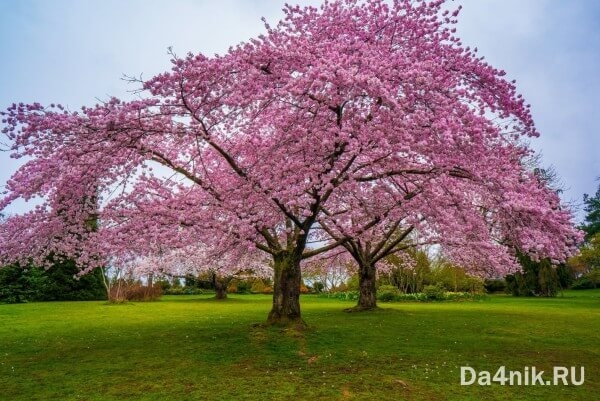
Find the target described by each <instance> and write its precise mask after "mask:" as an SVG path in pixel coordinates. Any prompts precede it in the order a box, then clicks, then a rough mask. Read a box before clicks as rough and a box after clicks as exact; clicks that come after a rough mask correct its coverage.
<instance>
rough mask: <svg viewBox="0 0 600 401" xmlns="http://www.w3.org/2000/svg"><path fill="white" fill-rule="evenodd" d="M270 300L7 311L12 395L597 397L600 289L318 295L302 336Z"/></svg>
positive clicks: (4, 327)
mask: <svg viewBox="0 0 600 401" xmlns="http://www.w3.org/2000/svg"><path fill="white" fill-rule="evenodd" d="M270 302H271V300H270V298H269V297H268V296H260V295H245V296H231V297H230V299H229V300H227V301H224V302H223V301H221V302H219V301H214V300H211V299H208V298H207V296H196V297H187V296H177V297H164V298H163V300H162V301H160V302H154V303H130V304H121V305H108V304H106V303H103V302H60V303H30V304H21V305H0V322H1V323H0V399H1V400H138V399H139V400H478V401H480V400H586V401H588V400H593V399H598V398H597V396H598V394H599V393H600V291H596V290H592V291H580V292H575V291H573V292H567V293H565V294H564V297H559V298H555V299H524V298H512V297H508V296H492V297H490V298H489V299H487V300H484V301H477V302H462V303H458V302H457V303H449V302H448V303H397V304H383V305H382V306H383V307H384V308H385V309H383V310H381V311H377V312H373V313H350V314H349V313H345V312H343V311H342V309H343V308H344V307H348V306H351V305H352V304H351V303H346V302H341V301H338V300H329V299H323V298H317V297H314V296H306V297H304V298H303V299H302V307H303V314H304V319H305V320H306V321H307V323H308V324H309V325H310V328H309V329H308V330H306V331H304V332H302V333H298V332H291V331H282V330H281V329H277V328H268V329H267V328H262V327H253V323H257V322H262V321H264V320H265V318H266V314H267V312H268V310H269V307H270ZM463 365H468V366H472V367H473V368H475V369H477V370H490V371H495V370H496V369H497V368H498V367H500V366H502V365H505V366H506V368H507V369H509V370H521V371H523V370H524V368H525V367H529V366H536V367H537V368H538V369H542V370H544V371H546V372H547V373H546V374H545V375H544V377H545V378H549V377H547V376H551V375H550V372H551V370H552V367H553V366H568V367H570V366H577V367H579V366H584V367H585V382H584V384H583V385H581V386H539V385H537V386H501V385H499V384H497V383H494V384H492V385H491V386H476V385H472V386H461V385H460V369H459V368H460V366H463Z"/></svg>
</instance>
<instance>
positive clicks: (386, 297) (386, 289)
mask: <svg viewBox="0 0 600 401" xmlns="http://www.w3.org/2000/svg"><path fill="white" fill-rule="evenodd" d="M399 295H400V290H399V289H398V287H396V286H394V285H382V286H381V287H379V289H378V290H377V300H378V301H381V302H392V301H396V300H397V299H398V296H399Z"/></svg>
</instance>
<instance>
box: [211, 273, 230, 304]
mask: <svg viewBox="0 0 600 401" xmlns="http://www.w3.org/2000/svg"><path fill="white" fill-rule="evenodd" d="M213 286H214V287H215V299H227V283H226V282H225V281H224V280H219V278H218V277H217V275H216V273H213Z"/></svg>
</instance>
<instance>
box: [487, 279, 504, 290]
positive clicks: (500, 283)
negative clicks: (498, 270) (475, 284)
mask: <svg viewBox="0 0 600 401" xmlns="http://www.w3.org/2000/svg"><path fill="white" fill-rule="evenodd" d="M483 287H484V288H485V291H486V292H487V293H488V294H493V293H497V292H505V291H506V281H505V280H504V279H503V278H501V279H486V280H485V281H484V282H483Z"/></svg>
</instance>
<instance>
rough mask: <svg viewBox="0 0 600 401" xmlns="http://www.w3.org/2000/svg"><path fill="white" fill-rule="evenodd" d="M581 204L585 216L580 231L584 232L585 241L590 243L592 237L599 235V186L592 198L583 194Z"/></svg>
mask: <svg viewBox="0 0 600 401" xmlns="http://www.w3.org/2000/svg"><path fill="white" fill-rule="evenodd" d="M583 204H584V205H585V206H584V208H583V210H584V211H585V212H586V216H585V223H584V224H582V226H581V229H582V230H583V231H585V239H586V241H590V240H591V238H592V237H593V236H594V235H596V234H598V233H600V186H598V189H597V190H596V194H595V195H594V196H590V195H588V194H583Z"/></svg>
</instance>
